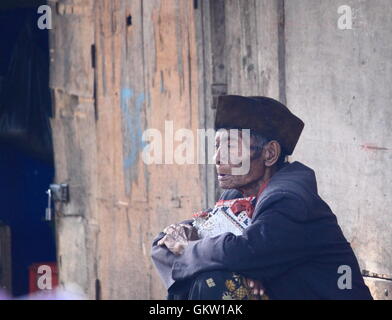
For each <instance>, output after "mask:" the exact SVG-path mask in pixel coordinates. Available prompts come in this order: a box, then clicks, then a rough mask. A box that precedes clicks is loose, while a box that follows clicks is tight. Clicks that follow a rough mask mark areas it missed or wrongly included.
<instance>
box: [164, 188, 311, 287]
mask: <svg viewBox="0 0 392 320" xmlns="http://www.w3.org/2000/svg"><path fill="white" fill-rule="evenodd" d="M270 203H271V202H270ZM306 216H307V209H306V205H305V204H304V202H303V201H302V200H301V199H300V198H298V197H297V196H296V195H294V194H291V193H287V192H284V193H279V194H278V195H276V196H275V200H274V201H272V203H271V204H270V205H269V206H268V207H267V208H265V209H262V212H259V214H258V215H257V219H256V220H255V221H253V223H252V224H251V225H250V226H249V227H248V228H247V229H245V231H244V233H243V234H242V235H240V236H236V235H234V234H232V233H224V234H221V235H218V236H215V237H207V238H203V239H201V240H197V241H192V242H191V243H190V244H189V245H188V247H187V248H186V249H185V251H184V253H183V254H182V255H181V256H176V257H174V260H173V269H172V278H173V279H174V280H184V279H187V278H190V277H192V276H194V275H195V274H196V273H199V272H204V271H210V270H227V271H233V272H242V273H243V274H245V275H246V272H247V271H248V272H252V270H253V271H256V270H257V274H259V275H260V274H262V278H263V279H268V278H271V277H274V276H277V275H279V274H280V273H282V272H285V271H287V270H288V269H289V268H291V267H293V266H295V265H296V264H299V263H301V262H303V261H304V260H305V259H306V257H307V255H308V252H307V248H306V243H307V239H306V232H305V225H306ZM259 278H260V277H259ZM263 279H260V280H263Z"/></svg>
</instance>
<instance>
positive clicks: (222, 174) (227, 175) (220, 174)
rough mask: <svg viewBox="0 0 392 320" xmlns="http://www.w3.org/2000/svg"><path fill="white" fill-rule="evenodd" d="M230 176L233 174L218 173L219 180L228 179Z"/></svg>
mask: <svg viewBox="0 0 392 320" xmlns="http://www.w3.org/2000/svg"><path fill="white" fill-rule="evenodd" d="M230 176H231V175H230V174H224V173H219V174H218V180H219V181H221V180H226V179H228V178H230Z"/></svg>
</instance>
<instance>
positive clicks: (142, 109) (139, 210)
mask: <svg viewBox="0 0 392 320" xmlns="http://www.w3.org/2000/svg"><path fill="white" fill-rule="evenodd" d="M96 10H97V12H100V14H99V15H98V14H97V16H96V37H97V38H96V48H97V70H96V72H97V76H96V81H97V114H98V117H97V119H98V120H97V145H98V150H99V152H98V167H99V168H100V172H99V173H98V181H99V182H98V185H99V187H98V188H99V191H98V201H97V203H98V207H97V210H98V212H99V214H98V216H99V218H98V221H99V223H98V224H99V230H100V232H99V237H98V256H97V270H98V279H99V280H100V283H101V290H102V292H101V297H102V298H103V299H113V298H119V299H129V298H133V299H140V298H164V297H165V292H164V290H163V286H162V284H161V282H160V279H159V278H158V275H157V273H156V272H155V271H154V270H153V267H152V264H151V260H150V246H151V242H152V238H153V237H154V236H155V235H156V234H157V233H158V232H159V231H160V230H162V228H164V227H165V226H166V225H168V224H170V223H173V222H175V221H179V220H183V219H185V218H189V217H190V216H191V214H192V213H193V212H194V211H195V210H199V209H200V208H201V206H202V202H203V190H202V188H203V185H202V183H201V180H200V178H199V177H200V176H202V175H201V174H200V170H201V168H200V167H199V166H198V165H176V164H172V165H149V166H147V165H145V164H144V163H143V162H142V160H141V152H142V150H143V147H144V145H143V144H142V139H141V135H142V133H143V131H144V130H145V129H147V128H156V129H158V130H160V132H162V134H163V135H164V133H165V120H173V121H174V130H176V129H178V128H189V129H192V130H193V131H194V132H196V128H198V127H199V122H198V121H199V116H198V110H199V103H198V94H197V93H198V72H197V60H196V57H197V55H196V41H195V31H194V21H193V19H194V8H193V6H192V3H190V2H182V1H158V0H157V1H148V2H146V1H143V2H141V1H132V2H130V1H123V2H118V3H113V2H111V1H100V2H99V4H98V5H97V6H96ZM108 25H109V26H112V27H110V28H109V27H108ZM113 26H114V27H113Z"/></svg>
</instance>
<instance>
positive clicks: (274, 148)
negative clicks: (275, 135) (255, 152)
mask: <svg viewBox="0 0 392 320" xmlns="http://www.w3.org/2000/svg"><path fill="white" fill-rule="evenodd" d="M264 150H265V151H264V164H265V166H266V167H272V166H273V165H274V164H275V163H277V162H278V160H279V157H280V153H281V152H282V149H281V147H280V144H279V142H278V141H276V140H272V141H270V142H268V143H267V145H266V146H265V147H264Z"/></svg>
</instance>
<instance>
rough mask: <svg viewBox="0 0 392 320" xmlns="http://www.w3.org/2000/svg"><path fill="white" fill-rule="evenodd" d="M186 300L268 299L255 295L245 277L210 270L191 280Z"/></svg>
mask: <svg viewBox="0 0 392 320" xmlns="http://www.w3.org/2000/svg"><path fill="white" fill-rule="evenodd" d="M188 300H269V298H268V296H267V295H266V294H264V295H263V296H262V297H259V296H255V295H253V293H252V289H251V288H250V287H249V286H248V285H247V282H246V280H245V277H243V276H241V275H239V274H238V273H234V272H227V271H211V272H205V273H202V274H199V275H198V276H197V277H196V279H195V280H194V281H193V283H192V286H191V289H190V291H189V295H188Z"/></svg>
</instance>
